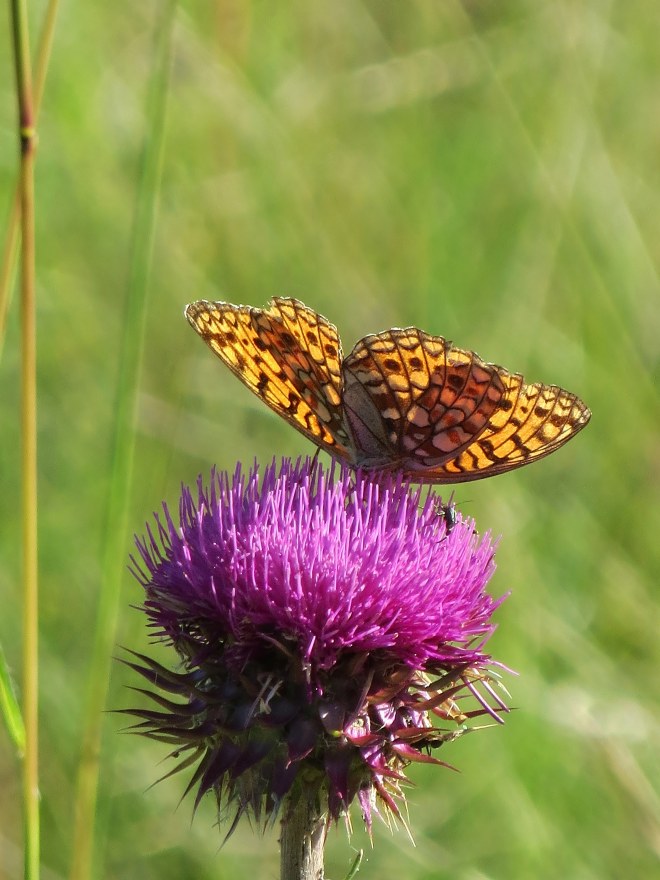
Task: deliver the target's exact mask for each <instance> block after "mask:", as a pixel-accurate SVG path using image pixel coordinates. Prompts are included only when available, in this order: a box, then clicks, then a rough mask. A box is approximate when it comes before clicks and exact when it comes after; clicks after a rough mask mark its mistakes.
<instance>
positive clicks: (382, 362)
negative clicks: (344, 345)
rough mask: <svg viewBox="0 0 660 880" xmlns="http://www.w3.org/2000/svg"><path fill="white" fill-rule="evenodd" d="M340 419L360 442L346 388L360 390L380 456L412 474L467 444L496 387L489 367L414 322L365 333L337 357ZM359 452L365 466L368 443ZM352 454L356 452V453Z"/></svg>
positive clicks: (493, 404)
mask: <svg viewBox="0 0 660 880" xmlns="http://www.w3.org/2000/svg"><path fill="white" fill-rule="evenodd" d="M343 369H344V377H345V392H344V405H345V410H346V418H347V421H348V423H349V425H350V426H351V428H352V429H353V428H354V425H358V431H357V432H356V431H355V430H353V434H354V440H355V442H356V445H358V446H359V445H360V443H359V440H360V432H359V427H360V413H359V410H358V408H357V407H351V399H350V395H349V389H350V388H351V386H352V385H355V386H357V385H358V384H359V385H360V386H361V387H362V388H363V389H365V391H366V392H367V393H368V395H369V396H370V399H371V403H372V407H371V408H373V409H374V410H375V411H376V412H378V413H379V414H380V417H381V419H382V423H383V429H382V431H381V435H382V436H387V441H388V442H387V447H386V446H385V444H383V445H382V459H383V461H382V462H381V463H380V464H379V463H378V462H375V461H374V462H373V466H374V467H377V466H381V467H384V468H387V466H388V463H390V464H391V465H395V466H396V468H397V469H400V470H403V471H404V472H405V473H408V474H409V475H413V474H414V475H415V478H417V476H418V475H419V474H420V473H421V472H423V471H426V470H429V469H432V468H434V467H436V466H437V465H439V464H441V463H442V462H443V461H446V460H447V459H449V458H453V457H454V456H455V455H456V454H457V453H458V452H459V451H460V450H462V449H465V448H467V447H468V446H469V445H470V444H471V443H472V442H473V441H474V439H475V437H477V436H479V434H480V433H481V432H482V431H483V430H484V429H485V427H486V426H487V424H488V421H489V419H490V417H491V416H492V415H493V413H494V412H495V410H496V408H497V406H498V404H499V402H500V400H501V398H502V396H503V394H504V391H505V389H504V385H503V384H502V382H501V381H500V378H499V375H498V371H497V368H496V367H493V366H492V365H491V364H486V363H484V362H483V361H482V360H481V358H479V357H478V355H476V354H474V353H473V352H468V351H463V350H462V349H459V348H455V347H454V346H452V344H451V342H449V341H448V340H446V339H443V338H442V337H441V336H431V335H430V334H428V333H423V332H422V331H421V330H418V329H417V328H415V327H409V328H407V329H405V330H388V331H385V332H384V333H379V334H376V335H371V336H366V337H365V338H364V339H362V340H360V342H358V344H357V345H356V346H355V348H354V349H353V351H352V352H351V354H350V355H349V356H348V357H347V358H346V360H345V362H344V368H343ZM370 451H371V453H372V454H371V455H370V454H367V455H365V456H364V459H365V462H368V463H369V466H372V464H371V462H372V460H373V458H374V455H373V453H374V452H376V450H375V448H374V449H372V450H370ZM358 454H359V453H358Z"/></svg>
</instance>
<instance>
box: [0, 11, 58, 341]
mask: <svg viewBox="0 0 660 880" xmlns="http://www.w3.org/2000/svg"><path fill="white" fill-rule="evenodd" d="M58 5H59V0H50V2H49V4H48V9H47V10H46V18H45V19H44V24H43V28H42V31H41V39H40V40H39V47H38V49H37V63H36V66H35V70H34V83H33V90H32V105H33V113H34V123H33V124H36V120H37V118H38V116H39V107H40V106H41V98H42V96H43V92H44V85H45V82H46V72H47V70H48V61H49V59H50V53H51V49H52V46H53V36H54V33H55V20H56V18H57V7H58ZM20 220H21V182H20V179H19V180H18V182H17V184H16V191H15V193H14V198H13V201H12V204H11V208H10V211H9V221H8V223H7V233H6V235H5V241H4V247H3V250H2V259H1V260H0V352H1V351H2V345H3V342H4V338H5V326H6V323H7V311H8V309H9V297H10V291H11V288H12V280H13V277H14V268H15V266H16V251H17V249H18V239H19V235H18V231H19V224H20Z"/></svg>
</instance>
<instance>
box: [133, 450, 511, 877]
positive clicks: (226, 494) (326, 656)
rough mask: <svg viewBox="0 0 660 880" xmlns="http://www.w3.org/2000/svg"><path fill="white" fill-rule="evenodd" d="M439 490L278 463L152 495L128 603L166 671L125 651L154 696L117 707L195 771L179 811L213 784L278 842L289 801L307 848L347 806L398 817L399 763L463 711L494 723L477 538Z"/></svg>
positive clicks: (456, 732) (458, 723) (433, 747)
mask: <svg viewBox="0 0 660 880" xmlns="http://www.w3.org/2000/svg"><path fill="white" fill-rule="evenodd" d="M439 503H441V502H439V499H438V497H437V496H436V495H434V494H433V493H429V494H428V496H427V497H426V499H425V500H424V501H422V498H421V494H420V490H418V489H417V490H413V489H411V487H410V486H409V485H408V484H407V483H406V482H405V481H403V480H402V479H401V478H390V477H387V478H384V479H383V478H381V479H379V480H375V479H373V478H371V477H368V476H367V475H365V474H361V473H360V472H357V473H355V472H349V471H347V470H344V469H340V468H339V467H338V466H334V467H332V468H331V469H330V471H328V472H325V471H324V470H323V469H322V467H321V466H320V465H319V464H318V463H317V462H312V461H310V460H305V461H298V462H296V463H291V462H290V461H287V460H285V461H284V462H283V463H282V464H281V465H280V466H279V467H278V466H277V465H276V464H275V463H273V464H271V465H270V466H269V467H267V468H266V469H265V471H264V473H263V477H261V478H260V474H259V470H258V468H257V467H256V466H255V467H253V468H252V469H251V470H250V472H249V473H248V474H245V473H244V472H243V470H242V469H241V467H240V466H238V467H237V468H236V470H235V472H234V474H233V476H229V475H227V474H225V473H218V472H215V471H214V472H212V473H211V477H210V480H209V482H208V484H206V485H205V483H204V482H203V480H202V479H201V478H200V479H199V481H198V485H197V490H196V492H195V493H193V492H191V491H190V490H189V489H188V488H183V491H182V495H181V501H180V510H179V516H178V522H175V521H174V520H173V518H172V516H171V515H170V513H169V511H168V509H167V507H166V506H165V505H164V506H163V512H162V514H161V515H158V516H156V517H155V526H152V527H147V532H146V536H145V537H144V538H141V539H139V540H137V548H138V555H137V557H136V558H134V559H133V571H134V574H135V575H136V577H137V578H138V580H139V582H140V583H141V585H142V587H143V589H144V593H145V601H144V605H143V608H144V611H145V612H146V614H147V616H148V618H149V622H150V627H151V628H152V629H153V632H154V636H155V637H156V638H158V639H162V640H165V641H167V642H168V643H169V644H171V645H172V646H173V647H174V648H175V650H176V652H177V654H178V660H179V664H178V668H177V669H176V670H172V669H167V668H165V667H164V666H162V665H160V664H158V663H156V662H154V661H153V660H151V659H149V658H147V657H146V656H143V655H135V657H136V659H137V662H130V663H129V665H130V666H132V667H133V668H134V669H135V670H136V671H138V672H139V673H140V674H142V675H143V676H144V677H145V678H146V679H147V680H148V681H149V682H150V683H151V685H152V686H153V687H154V688H155V689H156V690H154V691H141V692H142V693H145V694H147V695H148V696H150V697H151V698H152V699H153V700H154V701H155V703H156V704H157V706H158V708H157V709H152V708H136V709H131V710H129V711H130V712H131V713H132V714H133V715H134V716H137V717H138V718H139V719H140V722H139V723H138V724H137V725H135V727H134V728H133V729H135V730H137V731H138V732H140V733H143V734H145V735H146V736H149V737H152V738H154V739H158V740H161V741H164V742H166V743H169V744H170V745H171V746H172V747H173V751H172V756H173V757H174V758H175V760H176V761H177V764H176V768H175V771H173V772H176V770H183V769H185V768H194V770H193V772H192V778H191V779H190V781H189V783H188V786H187V789H186V792H188V791H192V790H194V791H195V799H194V805H195V807H196V806H197V805H198V804H199V802H200V800H201V799H202V797H203V796H204V795H205V794H206V793H207V792H213V794H214V795H215V798H216V800H217V804H218V808H219V812H220V816H221V818H223V819H229V822H228V825H229V833H230V832H231V830H233V828H234V827H235V825H236V822H237V821H238V819H239V818H240V817H241V816H242V815H243V814H248V815H249V816H251V817H252V818H253V819H254V820H256V822H257V823H260V824H263V825H267V824H268V823H270V822H273V821H274V820H275V818H276V817H280V818H281V819H282V822H283V829H284V830H283V846H284V843H285V842H286V837H287V826H288V823H290V822H292V821H293V817H294V816H295V815H296V813H297V811H298V812H300V810H303V812H305V811H306V813H305V814H306V815H308V819H309V821H308V823H307V824H308V829H307V831H308V832H310V829H311V825H310V822H311V823H312V824H314V823H316V827H317V829H318V828H321V829H323V832H322V833H321V834H320V835H317V837H319V839H320V844H319V845H320V847H321V851H322V837H323V834H324V833H325V828H326V827H327V824H328V823H329V822H332V821H336V820H337V819H338V818H339V817H340V816H344V817H348V814H349V807H350V805H351V804H352V803H353V802H354V801H357V802H358V804H359V807H360V809H361V813H362V816H363V819H364V822H365V824H366V826H367V828H368V829H369V830H371V827H372V821H373V817H374V815H379V816H381V817H382V818H385V819H394V820H395V821H396V820H399V819H402V809H401V808H402V805H403V802H404V798H405V795H404V787H405V784H406V782H407V778H406V769H407V767H408V766H409V764H410V763H411V762H419V761H421V762H426V763H433V764H444V762H443V761H441V760H440V759H439V758H438V757H437V756H436V753H437V751H438V749H439V748H440V747H441V746H443V745H444V744H446V743H448V742H449V741H451V740H453V739H455V738H456V737H457V736H460V735H461V734H462V733H464V732H465V731H466V730H469V729H470V728H469V726H468V725H469V722H470V721H471V720H472V719H474V718H476V717H479V716H484V715H488V716H490V717H492V718H494V719H496V720H500V713H501V712H502V711H503V710H505V708H506V707H505V705H504V704H503V702H502V701H501V699H500V698H499V696H498V695H497V694H496V693H495V691H494V689H493V686H492V683H493V681H494V678H496V673H495V670H494V666H495V665H496V664H494V662H493V661H492V660H491V658H490V657H489V655H488V654H486V653H485V651H484V647H485V643H486V641H487V640H488V638H489V636H490V635H491V633H492V632H493V629H494V624H493V623H492V621H491V616H492V614H493V612H494V610H495V609H496V608H497V606H498V605H499V603H500V601H501V600H496V599H493V598H491V596H489V595H488V593H486V591H485V588H486V584H487V582H488V580H489V578H490V576H491V574H492V572H493V570H494V561H493V552H494V547H493V542H492V540H491V538H490V536H489V535H488V534H485V535H483V536H481V537H479V536H478V535H477V534H476V532H475V529H474V524H473V523H472V522H471V521H469V520H464V519H462V518H461V517H460V516H458V517H456V518H455V519H454V518H452V527H451V528H448V521H447V518H446V517H444V516H441V515H439V514H438V509H439V507H438V504H439ZM440 509H441V508H440ZM303 824H304V823H303ZM294 849H295V847H294ZM287 876H298V875H297V874H296V873H295V872H294V873H289V874H288V875H287ZM300 876H302V874H301V875H300Z"/></svg>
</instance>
